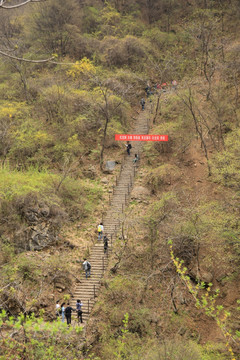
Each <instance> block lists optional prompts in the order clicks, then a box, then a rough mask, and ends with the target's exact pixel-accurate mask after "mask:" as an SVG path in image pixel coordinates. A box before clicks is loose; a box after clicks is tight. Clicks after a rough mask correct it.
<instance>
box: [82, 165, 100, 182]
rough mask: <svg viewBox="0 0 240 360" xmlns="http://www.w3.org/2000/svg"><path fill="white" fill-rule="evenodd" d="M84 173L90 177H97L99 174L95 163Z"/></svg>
mask: <svg viewBox="0 0 240 360" xmlns="http://www.w3.org/2000/svg"><path fill="white" fill-rule="evenodd" d="M83 174H84V176H85V177H87V178H88V179H95V177H96V175H97V171H96V168H95V166H93V165H91V166H89V168H88V169H85V170H83Z"/></svg>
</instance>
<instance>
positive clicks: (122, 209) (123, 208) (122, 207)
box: [122, 203, 124, 212]
mask: <svg viewBox="0 0 240 360" xmlns="http://www.w3.org/2000/svg"><path fill="white" fill-rule="evenodd" d="M123 211H124V208H123V203H122V212H123Z"/></svg>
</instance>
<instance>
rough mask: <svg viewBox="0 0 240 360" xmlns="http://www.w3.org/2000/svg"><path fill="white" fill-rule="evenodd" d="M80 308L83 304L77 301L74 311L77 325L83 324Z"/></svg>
mask: <svg viewBox="0 0 240 360" xmlns="http://www.w3.org/2000/svg"><path fill="white" fill-rule="evenodd" d="M82 306H83V303H82V302H81V300H77V303H76V311H77V318H78V323H79V322H80V321H81V324H82V322H83V319H82V313H83V312H82Z"/></svg>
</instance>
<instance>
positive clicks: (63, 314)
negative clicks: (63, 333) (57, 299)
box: [61, 302, 65, 322]
mask: <svg viewBox="0 0 240 360" xmlns="http://www.w3.org/2000/svg"><path fill="white" fill-rule="evenodd" d="M61 313H62V322H64V320H65V302H64V303H62V305H61Z"/></svg>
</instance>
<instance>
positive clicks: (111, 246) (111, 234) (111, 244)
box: [111, 234, 113, 247]
mask: <svg viewBox="0 0 240 360" xmlns="http://www.w3.org/2000/svg"><path fill="white" fill-rule="evenodd" d="M112 237H113V236H112V234H111V247H112Z"/></svg>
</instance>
